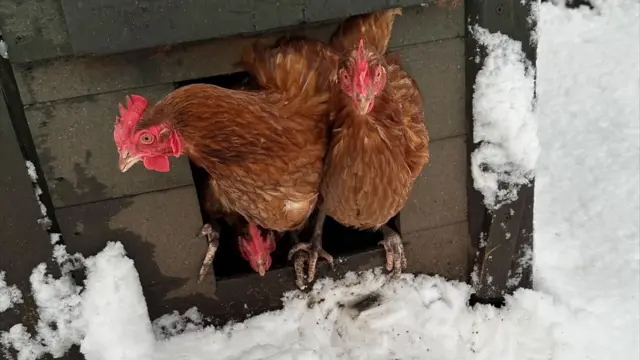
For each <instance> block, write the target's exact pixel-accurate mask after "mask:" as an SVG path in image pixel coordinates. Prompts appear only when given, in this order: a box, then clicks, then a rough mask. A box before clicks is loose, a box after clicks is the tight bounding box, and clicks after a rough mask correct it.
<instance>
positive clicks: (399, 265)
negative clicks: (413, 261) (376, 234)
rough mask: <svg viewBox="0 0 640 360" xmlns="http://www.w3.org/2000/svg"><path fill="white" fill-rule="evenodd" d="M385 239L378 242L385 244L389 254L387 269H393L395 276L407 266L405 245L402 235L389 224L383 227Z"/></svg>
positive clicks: (392, 272) (385, 249)
mask: <svg viewBox="0 0 640 360" xmlns="http://www.w3.org/2000/svg"><path fill="white" fill-rule="evenodd" d="M382 233H383V234H384V240H382V241H380V242H379V243H378V244H379V245H382V246H384V251H385V252H386V254H387V270H388V271H391V274H392V276H393V277H398V276H400V273H402V270H404V269H406V268H407V257H406V256H405V254H404V245H402V238H401V237H400V235H399V234H398V233H397V232H395V231H394V230H393V229H391V228H390V227H389V226H388V225H384V226H383V227H382Z"/></svg>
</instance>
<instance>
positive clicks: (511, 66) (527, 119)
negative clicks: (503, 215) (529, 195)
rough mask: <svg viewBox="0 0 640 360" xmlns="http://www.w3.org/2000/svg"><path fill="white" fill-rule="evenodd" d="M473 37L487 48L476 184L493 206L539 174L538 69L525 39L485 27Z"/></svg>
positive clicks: (476, 96)
mask: <svg viewBox="0 0 640 360" xmlns="http://www.w3.org/2000/svg"><path fill="white" fill-rule="evenodd" d="M472 33H473V36H474V37H475V38H476V39H477V40H478V42H479V43H480V44H481V45H483V46H484V47H485V48H486V50H487V57H486V58H485V59H484V64H483V66H482V69H481V70H480V71H479V72H478V75H477V77H476V82H475V84H474V93H473V120H474V131H473V139H474V142H476V143H480V145H479V147H478V148H477V149H476V150H475V151H474V152H473V154H472V156H471V171H472V174H473V181H474V187H475V188H476V189H477V190H478V191H480V192H481V193H482V194H483V195H484V203H485V205H486V206H487V207H488V208H489V209H492V210H495V209H498V208H499V207H500V206H502V205H503V204H505V203H509V202H511V201H513V200H515V199H516V198H517V192H518V190H519V189H520V186H522V185H525V184H528V183H529V182H530V181H531V180H532V179H533V176H534V167H535V164H536V160H537V158H538V153H539V152H540V148H539V144H538V137H537V124H536V116H535V114H534V109H533V107H534V93H535V92H534V89H535V82H534V69H533V67H532V65H531V64H530V62H529V61H528V60H527V59H526V57H525V55H524V53H523V52H522V47H521V44H520V42H518V41H514V40H512V39H511V38H509V37H508V36H506V35H502V34H500V33H495V34H491V33H489V32H488V31H487V30H485V29H482V28H480V27H477V26H476V27H474V28H473V29H472Z"/></svg>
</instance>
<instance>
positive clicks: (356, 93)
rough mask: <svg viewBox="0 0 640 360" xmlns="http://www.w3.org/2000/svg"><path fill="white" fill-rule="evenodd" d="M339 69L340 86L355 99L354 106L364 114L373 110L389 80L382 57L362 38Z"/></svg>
mask: <svg viewBox="0 0 640 360" xmlns="http://www.w3.org/2000/svg"><path fill="white" fill-rule="evenodd" d="M338 71H339V79H340V80H339V81H340V86H341V88H342V90H343V91H344V92H345V93H346V94H347V95H348V96H350V97H351V99H352V100H353V106H354V108H355V109H356V110H357V111H358V112H359V113H360V114H362V115H364V114H366V113H368V112H369V111H371V109H373V104H374V100H375V97H376V96H377V95H378V94H380V93H381V92H382V90H383V89H384V87H385V85H386V82H387V70H386V68H385V67H384V65H383V59H382V57H381V56H380V55H379V54H378V53H377V52H376V51H374V50H371V49H369V48H367V46H366V45H365V44H364V41H363V40H360V44H359V45H358V48H357V49H355V50H353V51H352V52H351V53H350V54H349V55H348V56H347V57H346V58H345V59H343V61H342V62H341V64H340V66H339V70H338Z"/></svg>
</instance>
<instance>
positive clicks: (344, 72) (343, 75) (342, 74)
mask: <svg viewBox="0 0 640 360" xmlns="http://www.w3.org/2000/svg"><path fill="white" fill-rule="evenodd" d="M340 75H341V76H342V81H344V82H348V81H349V75H347V72H346V71H344V69H343V70H342V71H340Z"/></svg>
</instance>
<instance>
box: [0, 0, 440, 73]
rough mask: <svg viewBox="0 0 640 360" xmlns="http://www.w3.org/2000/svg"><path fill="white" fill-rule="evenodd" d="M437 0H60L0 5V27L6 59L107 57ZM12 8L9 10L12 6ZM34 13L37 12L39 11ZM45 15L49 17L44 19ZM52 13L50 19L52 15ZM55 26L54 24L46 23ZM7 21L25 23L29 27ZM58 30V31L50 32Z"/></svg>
mask: <svg viewBox="0 0 640 360" xmlns="http://www.w3.org/2000/svg"><path fill="white" fill-rule="evenodd" d="M5 1H8V0H0V4H2V3H4V2H5ZM434 1H435V0H352V1H347V2H345V1H343V0H326V1H313V0H303V1H300V2H289V1H282V2H278V3H274V2H273V1H270V0H252V1H247V2H244V1H243V2H233V1H219V0H217V1H211V0H191V1H190V5H189V6H188V7H181V6H179V5H178V3H180V2H178V3H177V2H175V1H172V0H156V1H137V2H131V1H128V0H109V1H96V2H78V1H75V0H61V1H60V2H59V3H57V4H55V3H54V1H52V0H44V3H46V4H48V3H51V4H48V5H46V4H41V5H38V6H47V9H46V11H41V12H40V13H41V15H35V16H34V15H33V13H31V14H30V15H29V18H28V19H27V18H24V17H25V15H24V12H19V11H18V10H16V9H15V7H6V8H4V9H0V18H3V17H4V18H5V21H2V20H1V19H0V26H2V27H3V31H4V33H5V41H6V42H7V44H8V46H9V47H10V48H11V61H12V62H13V63H25V62H33V61H40V60H45V59H52V58H56V57H60V56H74V55H75V56H80V55H93V56H96V55H109V54H116V53H122V52H128V51H134V50H141V49H147V48H154V47H159V46H167V45H177V44H181V43H188V42H194V41H201V40H208V39H216V38H223V37H228V36H233V35H250V34H257V33H262V32H269V31H273V30H277V29H283V28H289V27H295V26H299V25H304V24H311V23H323V22H331V21H334V20H339V19H342V18H345V17H347V16H350V15H357V14H362V13H367V12H372V11H378V10H383V9H388V8H392V7H410V6H418V5H425V4H427V3H431V2H434ZM12 9H13V10H12ZM36 13H37V12H36ZM45 16H46V18H45ZM52 17H53V20H51V19H52ZM52 21H53V23H55V25H56V26H52V25H51V23H52ZM12 24H23V25H24V24H29V27H31V29H30V31H25V29H24V28H23V27H20V26H14V25H12ZM52 29H53V30H55V31H54V32H55V33H50V32H51V31H52Z"/></svg>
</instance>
